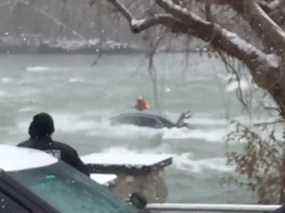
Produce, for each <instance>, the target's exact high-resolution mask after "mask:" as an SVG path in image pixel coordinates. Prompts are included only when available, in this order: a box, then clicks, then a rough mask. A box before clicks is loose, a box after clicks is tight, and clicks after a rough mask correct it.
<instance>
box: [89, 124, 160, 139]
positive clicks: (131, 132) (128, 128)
mask: <svg viewBox="0 0 285 213" xmlns="http://www.w3.org/2000/svg"><path fill="white" fill-rule="evenodd" d="M159 134H162V130H157V129H152V128H145V127H137V126H134V125H115V126H112V125H111V124H110V122H109V121H102V122H99V123H97V127H96V128H94V129H93V130H92V131H90V132H89V133H88V135H90V136H108V137H114V138H139V137H146V138H150V137H153V136H156V135H159Z"/></svg>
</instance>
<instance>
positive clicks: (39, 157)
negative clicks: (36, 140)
mask: <svg viewBox="0 0 285 213" xmlns="http://www.w3.org/2000/svg"><path fill="white" fill-rule="evenodd" d="M57 161H58V160H57V159H56V158H54V157H52V156H51V155H49V154H47V153H45V152H42V151H39V150H35V149H29V148H22V147H17V146H13V145H6V144H0V169H2V170H4V171H7V172H10V171H19V170H25V169H32V168H38V167H44V166H48V165H51V164H54V163H56V162H57Z"/></svg>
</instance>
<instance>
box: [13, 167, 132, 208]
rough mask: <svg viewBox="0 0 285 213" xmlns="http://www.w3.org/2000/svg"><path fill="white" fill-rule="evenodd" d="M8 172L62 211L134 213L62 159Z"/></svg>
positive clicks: (105, 189)
mask: <svg viewBox="0 0 285 213" xmlns="http://www.w3.org/2000/svg"><path fill="white" fill-rule="evenodd" d="M9 174H10V175H11V176H12V177H13V178H14V179H16V180H17V181H19V182H20V183H21V184H22V185H24V186H26V187H27V188H29V189H30V190H31V191H32V192H34V193H35V194H37V195H38V196H39V197H41V198H42V199H43V200H45V201H46V202H48V203H49V204H50V205H52V206H53V207H55V208H56V209H58V210H59V211H60V212H62V213H79V212H80V213H97V212H98V213H128V212H129V213H131V212H132V213H134V212H135V210H134V209H133V208H131V207H130V206H128V205H127V204H126V203H124V202H122V201H120V200H119V199H117V198H115V197H114V196H113V195H112V193H111V192H110V191H109V190H108V189H107V188H106V187H104V186H102V185H99V184H97V183H96V182H94V181H92V180H91V179H89V178H88V177H87V176H86V175H84V174H81V173H80V172H78V171H77V170H75V169H74V168H71V167H70V166H68V165H66V164H65V163H63V162H58V163H56V164H53V165H50V166H47V167H42V168H37V169H29V170H23V171H17V172H9Z"/></svg>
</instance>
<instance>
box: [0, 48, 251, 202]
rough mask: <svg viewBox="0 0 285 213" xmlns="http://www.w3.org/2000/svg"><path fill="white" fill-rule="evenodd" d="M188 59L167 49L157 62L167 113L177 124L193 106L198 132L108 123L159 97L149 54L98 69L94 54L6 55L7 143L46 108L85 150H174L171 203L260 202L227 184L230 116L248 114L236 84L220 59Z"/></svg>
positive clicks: (107, 58) (2, 72)
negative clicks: (238, 98)
mask: <svg viewBox="0 0 285 213" xmlns="http://www.w3.org/2000/svg"><path fill="white" fill-rule="evenodd" d="M184 57H185V56H184V55H183V54H160V55H158V56H157V57H156V58H155V62H156V71H157V73H158V85H159V95H160V106H161V113H162V114H163V115H165V116H166V117H168V118H170V119H171V120H173V121H175V120H176V119H177V117H178V116H179V114H180V113H181V112H182V111H185V110H187V109H190V110H191V111H192V118H191V119H190V120H189V123H190V124H191V126H192V129H190V130H188V129H183V128H182V129H176V128H174V129H171V130H168V129H162V130H153V129H149V128H138V127H135V126H120V127H118V126H111V125H110V122H109V118H110V117H111V116H113V115H117V114H119V113H121V112H127V111H132V110H133V106H134V103H135V100H136V98H137V97H138V96H140V95H143V96H144V97H146V98H147V99H149V100H150V102H151V103H153V102H154V101H153V89H152V88H153V87H152V83H151V81H150V78H149V75H148V72H147V66H146V60H145V58H144V56H143V55H140V54H134V55H104V56H103V57H102V58H101V59H100V60H99V62H98V63H97V64H96V65H95V66H92V63H93V62H94V60H95V59H96V57H95V56H92V55H87V56H86V55H1V56H0V64H1V66H0V102H1V105H0V110H1V113H0V117H1V122H0V133H1V143H9V144H16V143H18V142H20V141H22V140H25V139H26V138H27V128H28V125H29V123H30V121H31V118H32V116H33V115H34V114H35V113H37V112H42V111H45V112H49V113H50V114H51V115H52V116H53V117H54V120H55V128H56V133H55V135H54V138H55V139H57V140H59V141H64V142H66V143H69V144H71V145H72V146H74V147H75V148H77V150H78V151H79V153H80V154H87V153H91V152H111V153H113V154H114V158H119V157H120V155H122V153H129V152H131V153H166V154H171V155H172V156H173V164H172V165H171V166H170V167H167V169H166V182H167V185H168V190H169V196H168V200H169V201H170V202H200V203H203V202H219V203H251V202H254V197H253V196H252V195H251V194H250V193H249V192H247V191H246V190H245V189H242V188H240V187H238V186H233V185H224V184H222V183H223V178H224V177H227V176H228V175H230V174H232V173H233V168H232V167H230V166H227V165H226V158H225V150H226V148H225V144H224V136H225V134H226V133H227V129H228V123H229V120H228V118H237V117H239V118H240V117H242V116H243V115H242V113H241V110H240V109H241V107H240V105H239V103H238V102H237V101H236V98H235V89H236V85H235V84H234V83H233V84H228V83H226V82H227V73H226V71H225V68H224V66H223V65H222V64H221V62H219V61H218V60H217V59H213V58H208V57H206V56H200V55H198V54H191V55H190V56H189V61H188V67H187V68H185V67H184V65H185V60H184ZM244 87H246V84H245V85H244Z"/></svg>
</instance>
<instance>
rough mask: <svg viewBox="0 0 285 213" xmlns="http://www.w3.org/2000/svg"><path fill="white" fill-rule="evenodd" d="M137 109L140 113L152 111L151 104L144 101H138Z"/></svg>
mask: <svg viewBox="0 0 285 213" xmlns="http://www.w3.org/2000/svg"><path fill="white" fill-rule="evenodd" d="M135 108H136V109H137V110H139V111H143V110H148V109H150V104H149V102H148V101H146V100H144V99H138V100H137V103H136V106H135Z"/></svg>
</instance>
